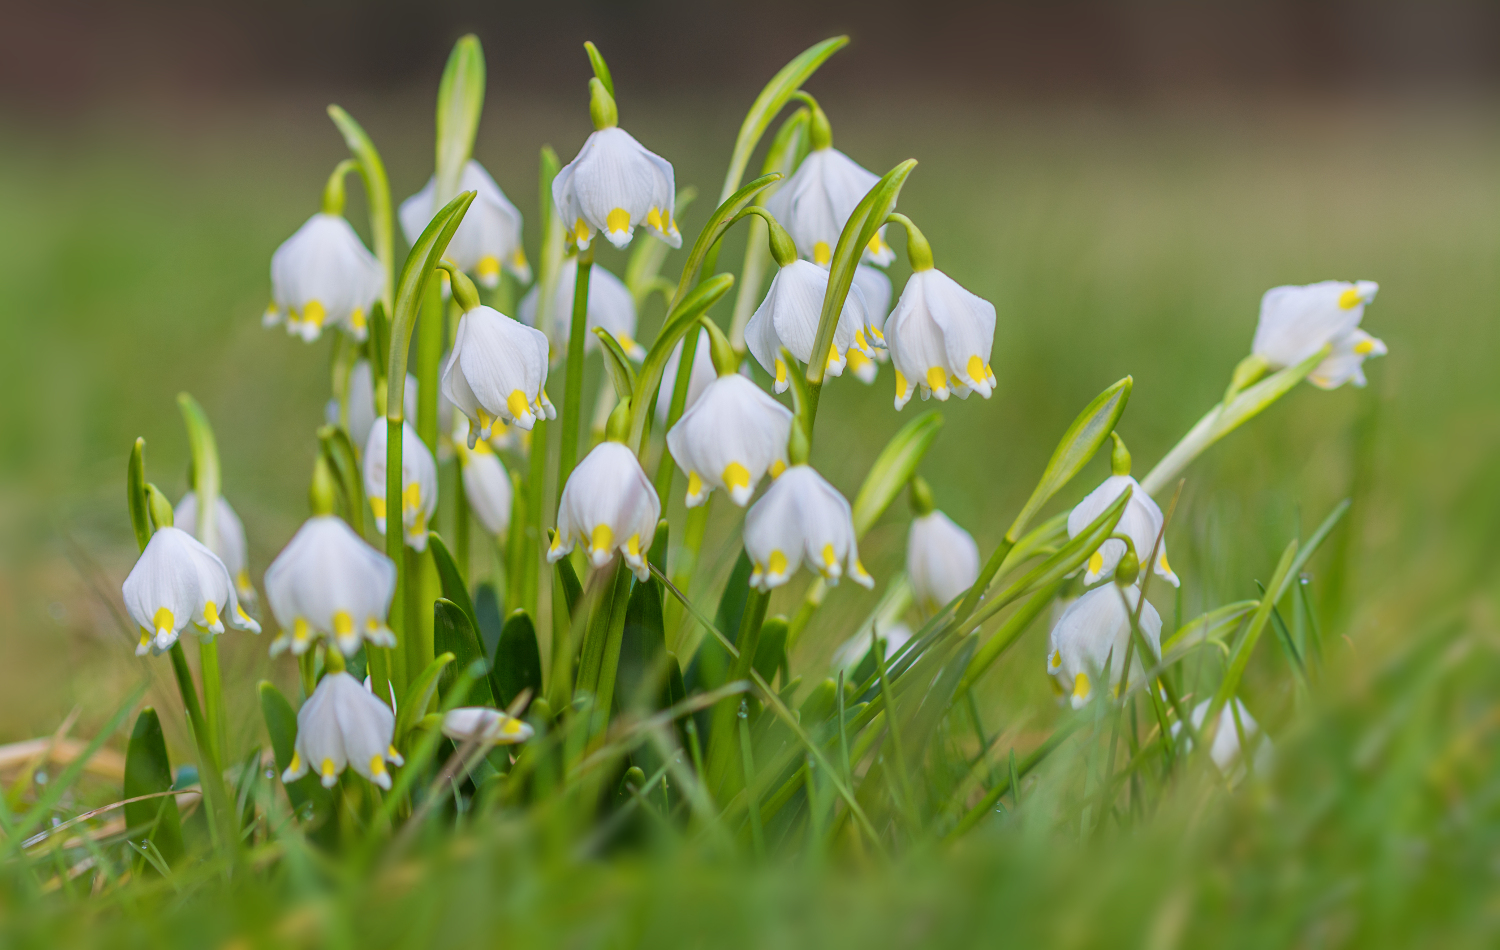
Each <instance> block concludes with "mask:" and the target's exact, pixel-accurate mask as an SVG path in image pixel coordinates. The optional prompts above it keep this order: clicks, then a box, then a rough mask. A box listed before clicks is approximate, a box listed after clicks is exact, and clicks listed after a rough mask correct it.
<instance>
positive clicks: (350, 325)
mask: <svg viewBox="0 0 1500 950" xmlns="http://www.w3.org/2000/svg"><path fill="white" fill-rule="evenodd" d="M384 289H385V268H384V267H382V266H381V265H380V261H379V260H377V259H376V257H375V255H374V254H371V253H370V252H369V251H368V250H366V249H365V246H364V245H363V244H362V243H360V240H359V235H357V234H355V233H354V229H353V228H352V227H350V226H349V222H348V221H346V220H344V217H343V215H338V214H328V213H319V214H315V215H313V216H312V217H311V218H308V219H307V223H306V224H304V225H302V227H300V228H298V229H297V233H296V234H293V235H292V236H291V237H289V238H287V239H286V241H285V242H284V243H283V244H282V245H281V246H280V247H278V248H277V249H276V253H275V254H273V255H272V256H271V306H270V307H269V308H267V310H266V313H265V317H264V319H263V320H262V323H264V324H265V325H266V326H274V325H276V324H277V323H281V322H283V321H285V322H286V328H287V332H288V333H293V334H296V335H297V336H300V337H301V338H302V339H304V340H306V341H307V342H309V343H311V342H312V341H313V340H316V339H317V338H318V337H319V336H320V335H321V334H322V332H323V328H324V327H325V326H339V327H342V328H343V329H344V330H346V331H348V332H349V334H350V335H352V336H353V337H354V338H355V339H358V340H363V339H364V338H365V334H366V332H367V330H368V324H367V319H368V314H369V312H370V307H371V306H372V305H373V304H374V303H375V301H376V300H378V299H379V298H380V294H381V291H382V290H384Z"/></svg>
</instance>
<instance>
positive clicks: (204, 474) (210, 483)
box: [177, 393, 228, 764]
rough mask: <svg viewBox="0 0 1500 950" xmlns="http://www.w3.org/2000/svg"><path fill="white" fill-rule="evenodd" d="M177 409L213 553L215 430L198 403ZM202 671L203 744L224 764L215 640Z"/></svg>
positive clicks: (202, 530)
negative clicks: (184, 431) (190, 455)
mask: <svg viewBox="0 0 1500 950" xmlns="http://www.w3.org/2000/svg"><path fill="white" fill-rule="evenodd" d="M177 406H178V408H179V409H180V410H181V411H182V420H183V422H184V424H185V425H186V426H187V431H188V445H189V447H190V448H191V451H192V457H193V477H192V481H193V492H194V494H195V495H196V497H197V501H198V518H197V521H198V524H197V535H198V540H199V541H201V542H203V544H204V545H205V546H206V547H208V548H210V549H213V548H215V547H217V546H218V540H219V525H218V511H219V448H218V445H217V443H216V442H215V440H214V430H213V426H211V425H210V424H209V421H208V414H207V413H205V412H204V411H203V407H202V406H200V405H199V404H198V401H197V400H196V399H194V398H193V397H192V396H190V395H189V394H187V393H178V395H177ZM198 659H199V664H200V666H199V671H200V673H201V674H202V676H203V720H204V722H203V726H204V732H203V733H202V740H203V742H204V744H205V747H206V749H207V751H208V752H209V753H210V755H211V757H212V759H213V761H214V762H215V763H220V764H221V763H223V761H224V754H225V752H226V751H227V750H226V749H225V746H226V745H227V744H228V739H227V730H226V725H225V722H224V683H223V680H222V679H221V678H220V675H219V647H218V644H216V643H214V642H213V641H211V640H205V641H202V642H201V643H200V644H199V654H198Z"/></svg>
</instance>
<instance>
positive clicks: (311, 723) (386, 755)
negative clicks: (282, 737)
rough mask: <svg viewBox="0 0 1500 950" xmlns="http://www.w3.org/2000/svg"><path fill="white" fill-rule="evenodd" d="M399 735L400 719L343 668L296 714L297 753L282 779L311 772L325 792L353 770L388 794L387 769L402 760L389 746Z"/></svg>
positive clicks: (323, 682) (324, 681) (321, 684)
mask: <svg viewBox="0 0 1500 950" xmlns="http://www.w3.org/2000/svg"><path fill="white" fill-rule="evenodd" d="M395 733H396V715H395V713H393V712H391V709H390V707H389V706H387V705H386V704H385V703H382V702H381V701H380V700H378V699H376V698H375V695H374V694H373V693H371V692H370V691H369V690H368V689H366V688H365V687H364V686H362V685H360V682H359V680H357V679H355V678H354V677H353V676H350V675H349V674H348V673H346V672H344V671H343V670H339V671H338V672H336V673H329V674H327V675H326V676H324V677H323V679H322V680H320V681H319V682H318V688H317V689H315V690H313V694H312V695H311V696H309V697H308V698H307V702H305V703H303V704H302V708H301V709H299V710H297V742H296V746H295V751H294V752H293V753H292V763H291V765H289V766H287V769H286V771H285V772H283V773H281V780H282V781H283V782H287V783H290V782H295V781H297V780H298V779H299V778H301V777H302V776H304V775H306V774H307V773H308V772H309V771H310V770H312V771H316V772H317V774H318V778H319V779H320V780H321V781H322V783H323V787H324V788H332V787H333V786H334V785H336V784H338V780H339V776H340V775H342V774H343V772H344V769H345V768H347V767H352V768H353V769H354V771H356V772H358V773H359V774H360V775H363V776H364V777H365V778H367V779H369V780H370V781H371V782H373V783H375V784H376V785H379V786H380V787H381V788H383V789H385V790H387V791H389V790H390V787H391V775H390V773H389V772H387V771H386V768H385V765H386V763H387V762H389V763H391V764H392V765H401V764H402V761H403V760H402V758H401V755H400V753H398V752H397V751H396V747H395V746H394V745H392V744H391V742H392V740H393V739H394V737H395Z"/></svg>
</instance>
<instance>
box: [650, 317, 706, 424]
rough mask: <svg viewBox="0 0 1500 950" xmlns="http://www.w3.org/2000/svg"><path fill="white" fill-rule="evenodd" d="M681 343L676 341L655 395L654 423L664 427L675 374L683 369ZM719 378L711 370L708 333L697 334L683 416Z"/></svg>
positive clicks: (675, 384)
mask: <svg viewBox="0 0 1500 950" xmlns="http://www.w3.org/2000/svg"><path fill="white" fill-rule="evenodd" d="M682 346H683V341H682V340H678V341H677V345H676V346H674V347H673V348H672V355H670V356H668V357H667V365H666V367H665V368H664V369H663V370H662V373H661V385H660V386H659V387H658V388H657V391H656V423H657V425H666V424H667V414H668V412H669V411H670V410H671V408H672V394H673V393H674V392H676V391H677V370H678V369H679V368H680V367H681V366H682ZM718 378H719V374H718V371H717V370H715V369H714V358H713V353H712V351H711V350H710V347H709V340H708V331H707V330H699V331H698V348H697V349H695V350H694V351H693V371H692V372H691V373H689V374H688V387H687V400H686V401H685V402H684V403H683V405H682V411H683V414H684V415H685V414H686V413H687V411H688V410H689V409H691V408H693V405H694V403H696V402H697V401H698V400H699V398H700V397H702V395H703V391H704V390H705V389H707V388H708V384H709V383H711V382H713V381H714V380H716V379H718Z"/></svg>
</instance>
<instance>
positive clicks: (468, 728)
mask: <svg viewBox="0 0 1500 950" xmlns="http://www.w3.org/2000/svg"><path fill="white" fill-rule="evenodd" d="M442 728H443V735H445V736H447V737H448V738H450V739H452V740H453V741H454V742H464V741H466V740H471V739H476V740H478V741H479V742H480V743H482V744H484V745H515V744H516V743H518V742H525V741H526V740H527V739H530V738H531V736H532V733H533V732H535V730H533V729H532V728H531V724H530V723H527V722H523V721H521V720H520V719H517V718H516V717H514V716H511V715H508V714H506V713H504V712H502V711H501V710H498V709H491V708H489V707H488V706H460V707H458V708H457V709H450V710H448V711H447V712H446V713H444V714H443V726H442Z"/></svg>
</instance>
